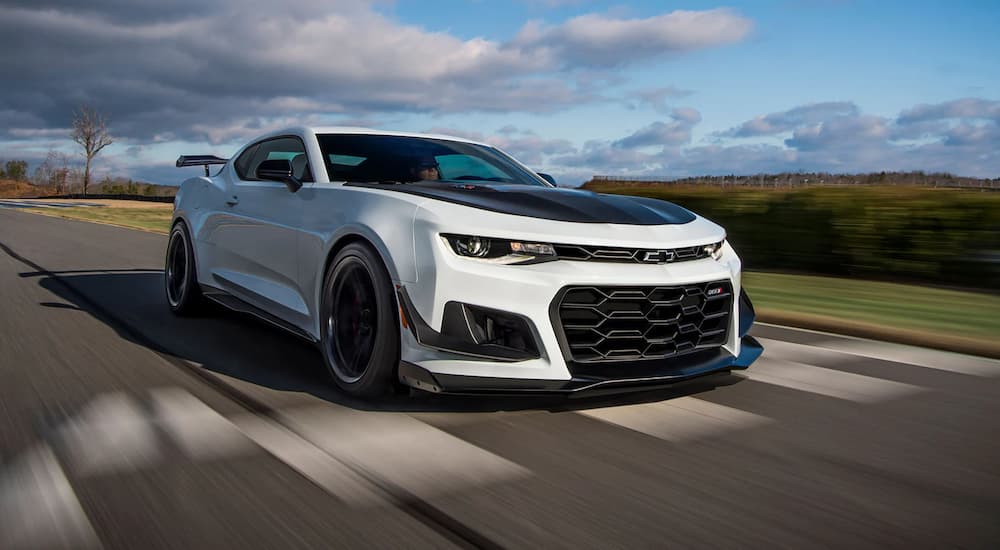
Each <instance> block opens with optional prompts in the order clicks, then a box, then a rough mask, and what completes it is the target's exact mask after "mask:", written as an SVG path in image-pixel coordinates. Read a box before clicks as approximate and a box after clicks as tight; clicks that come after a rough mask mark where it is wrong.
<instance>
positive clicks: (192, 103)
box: [0, 0, 752, 142]
mask: <svg viewBox="0 0 1000 550" xmlns="http://www.w3.org/2000/svg"><path fill="white" fill-rule="evenodd" d="M182 1H184V2H190V0H182ZM164 6H165V5H161V4H158V3H155V2H150V1H147V0H141V1H138V2H126V1H125V0H93V1H92V2H87V3H84V4H80V3H75V2H70V1H68V0H39V2H27V1H20V0H15V1H14V3H13V4H9V3H8V4H6V5H4V6H0V71H2V72H4V74H17V75H18V78H16V79H11V80H9V81H7V82H5V85H4V87H3V88H2V89H0V113H2V112H6V111H11V112H19V113H29V114H30V116H32V117H34V118H35V119H36V120H38V121H39V122H40V123H39V124H38V125H37V126H35V127H38V128H46V127H63V126H65V125H66V123H67V118H68V117H69V113H70V112H71V111H72V109H73V108H74V107H76V106H77V105H79V104H80V103H89V104H92V105H94V106H95V107H97V108H99V109H101V110H102V111H105V112H107V113H109V114H110V115H111V117H112V119H113V123H114V125H113V128H114V131H115V132H116V133H117V134H118V135H119V136H120V137H123V138H131V139H135V140H140V141H154V140H155V139H157V136H159V137H160V138H161V139H162V138H163V137H164V136H172V137H173V138H180V139H188V140H208V141H212V142H217V141H218V140H224V139H228V138H230V137H232V138H236V137H238V136H242V135H243V134H244V133H245V132H243V130H242V128H244V127H247V126H248V125H249V124H253V123H254V121H253V120H248V119H258V118H259V119H281V118H283V117H301V116H305V115H317V116H347V117H355V118H357V117H371V116H372V115H373V114H379V113H391V112H470V111H482V112H511V111H515V112H524V113H546V112H553V111H555V110H559V109H564V108H567V107H570V106H575V105H580V104H583V103H588V102H593V101H599V100H606V98H604V97H603V96H602V95H601V91H602V89H606V88H607V87H609V86H613V85H615V84H616V83H618V82H617V80H616V79H617V78H618V77H616V76H615V75H614V74H613V72H610V71H607V70H602V71H595V70H594V69H593V67H595V66H596V67H611V66H621V65H627V64H634V63H638V62H642V61H643V60H644V59H649V58H651V57H656V56H660V55H663V54H669V53H678V52H685V51H690V50H694V49H699V48H706V47H711V46H717V45H720V44H726V43H731V42H733V41H737V40H740V39H742V38H743V37H744V36H746V34H747V32H749V29H750V27H751V26H752V23H751V22H750V21H749V20H748V19H746V18H744V17H742V16H740V15H738V14H736V13H735V12H732V11H729V10H710V11H678V12H672V13H668V14H663V15H659V16H654V17H650V18H646V19H618V18H614V17H610V16H606V15H584V16H581V17H577V18H574V19H570V20H569V21H566V22H564V23H561V24H557V25H553V26H543V25H541V24H538V23H529V24H526V25H525V26H524V28H523V29H522V30H521V32H520V33H518V34H517V36H516V37H514V38H513V39H511V40H509V41H499V40H490V39H486V38H482V37H474V38H468V39H463V38H459V37H457V36H454V35H452V34H449V33H446V32H438V31H433V30H429V29H426V28H422V27H419V26H415V25H411V24H404V23H402V22H400V21H398V20H395V19H392V18H390V17H388V16H386V15H383V14H381V13H379V12H378V11H376V10H374V9H373V8H372V6H371V4H370V3H369V2H355V1H349V0H330V1H319V0H307V1H304V2H296V3H294V4H292V5H287V6H284V5H283V6H282V7H281V9H274V6H273V3H268V2H264V1H263V0H249V1H245V2H244V1H240V2H238V1H236V0H215V1H208V2H202V3H195V4H191V5H190V6H187V8H185V6H183V5H182V6H180V7H176V6H171V8H172V9H166V8H165V7H164ZM174 8H176V9H174ZM196 8H197V9H196ZM261 13H266V14H267V15H266V16H261ZM557 71H562V72H557ZM567 76H570V77H569V78H567ZM258 124H259V126H260V127H263V126H265V125H267V123H266V122H259V123H258ZM7 127H8V128H10V127H18V128H29V127H32V125H28V124H17V125H12V126H7Z"/></svg>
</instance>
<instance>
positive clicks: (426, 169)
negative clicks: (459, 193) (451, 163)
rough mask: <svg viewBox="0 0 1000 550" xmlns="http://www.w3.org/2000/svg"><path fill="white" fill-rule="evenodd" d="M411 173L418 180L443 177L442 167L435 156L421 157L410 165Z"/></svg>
mask: <svg viewBox="0 0 1000 550" xmlns="http://www.w3.org/2000/svg"><path fill="white" fill-rule="evenodd" d="M410 175H411V176H412V177H413V178H414V179H416V180H417V181H423V180H439V179H441V168H440V167H439V166H438V163H437V160H436V159H435V158H434V157H420V158H419V159H417V160H416V162H414V163H413V164H412V165H410Z"/></svg>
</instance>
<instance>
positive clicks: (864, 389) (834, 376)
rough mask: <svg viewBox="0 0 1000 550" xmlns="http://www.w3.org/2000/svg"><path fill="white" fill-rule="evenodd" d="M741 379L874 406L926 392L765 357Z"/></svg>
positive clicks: (919, 388)
mask: <svg viewBox="0 0 1000 550" xmlns="http://www.w3.org/2000/svg"><path fill="white" fill-rule="evenodd" d="M744 375H745V376H747V377H748V378H750V379H751V380H755V381H757V382H763V383H765V384H771V385H775V386H782V387H785V388H789V389H793V390H799V391H804V392H809V393H815V394H819V395H825V396H827V397H834V398H837V399H846V400H848V401H856V402H858V403H876V402H879V401H885V400H888V399H895V398H897V397H902V396H905V395H912V394H915V393H919V392H922V391H926V389H925V388H922V387H920V386H914V385H912V384H904V383H902V382H894V381H891V380H883V379H881V378H874V377H871V376H864V375H861V374H855V373H852V372H844V371H839V370H834V369H828V368H825V367H817V366H815V365H808V364H805V363H799V362H795V361H786V360H782V359H771V358H768V357H761V358H760V359H758V360H757V362H756V363H754V364H753V366H752V367H750V369H748V370H747V371H746V372H745V374H744Z"/></svg>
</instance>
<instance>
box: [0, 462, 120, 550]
mask: <svg viewBox="0 0 1000 550" xmlns="http://www.w3.org/2000/svg"><path fill="white" fill-rule="evenodd" d="M100 547H101V542H100V540H99V539H98V538H97V534H96V533H95V532H94V528H93V527H92V526H91V524H90V521H89V520H88V519H87V514H86V513H85V512H84V511H83V507H82V506H81V505H80V501H79V499H78V498H77V496H76V493H74V492H73V487H72V486H71V485H70V483H69V480H68V479H66V474H65V473H64V472H63V469H62V467H60V466H59V461H58V460H57V459H56V456H55V454H54V453H53V452H52V449H51V448H50V447H49V446H48V445H44V444H39V445H37V446H35V447H33V448H31V449H29V450H28V452H26V453H25V454H23V455H21V456H20V457H19V458H17V459H16V460H15V461H14V462H13V463H12V464H10V465H9V466H6V467H4V469H3V471H2V473H0V548H5V549H11V550H15V549H20V548H26V549H27V548H32V549H34V548H81V549H90V548H100Z"/></svg>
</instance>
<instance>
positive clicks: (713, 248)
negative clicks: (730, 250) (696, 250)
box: [705, 239, 726, 260]
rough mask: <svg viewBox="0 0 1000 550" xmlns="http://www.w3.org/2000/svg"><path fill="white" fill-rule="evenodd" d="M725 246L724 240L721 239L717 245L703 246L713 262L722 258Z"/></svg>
mask: <svg viewBox="0 0 1000 550" xmlns="http://www.w3.org/2000/svg"><path fill="white" fill-rule="evenodd" d="M725 244H726V240H725V239H722V240H721V241H719V242H717V243H712V244H709V245H705V252H708V255H709V256H711V257H712V259H713V260H718V259H719V258H721V257H722V249H723V247H724V246H725Z"/></svg>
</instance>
